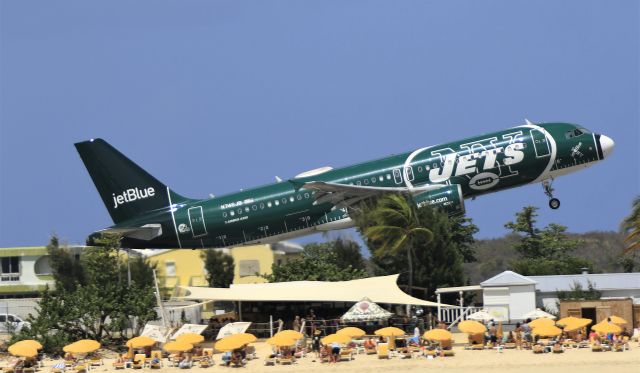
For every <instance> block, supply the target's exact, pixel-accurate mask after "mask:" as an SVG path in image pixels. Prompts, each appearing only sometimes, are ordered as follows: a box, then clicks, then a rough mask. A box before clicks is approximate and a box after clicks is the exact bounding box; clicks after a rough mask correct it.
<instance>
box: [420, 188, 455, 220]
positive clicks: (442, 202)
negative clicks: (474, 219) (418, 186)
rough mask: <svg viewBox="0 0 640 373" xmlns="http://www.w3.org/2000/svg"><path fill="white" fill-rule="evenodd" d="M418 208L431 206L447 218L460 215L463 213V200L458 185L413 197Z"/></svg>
mask: <svg viewBox="0 0 640 373" xmlns="http://www.w3.org/2000/svg"><path fill="white" fill-rule="evenodd" d="M413 199H414V201H415V202H416V205H417V206H418V208H421V207H424V206H427V205H429V206H432V207H434V208H436V209H438V210H442V211H444V212H446V213H447V214H449V216H457V215H462V214H463V213H464V198H463V197H462V188H460V185H458V184H454V185H446V186H443V187H442V188H439V189H436V190H432V191H430V192H425V193H421V194H418V195H415V196H413Z"/></svg>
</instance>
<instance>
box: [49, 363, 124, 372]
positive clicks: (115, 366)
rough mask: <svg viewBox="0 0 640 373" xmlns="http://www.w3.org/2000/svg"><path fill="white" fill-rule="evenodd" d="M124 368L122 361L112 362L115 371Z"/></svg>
mask: <svg viewBox="0 0 640 373" xmlns="http://www.w3.org/2000/svg"><path fill="white" fill-rule="evenodd" d="M124 366H125V363H124V361H121V362H117V361H114V362H113V369H116V370H117V369H124ZM52 373H60V372H52Z"/></svg>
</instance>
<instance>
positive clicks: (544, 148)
mask: <svg viewBox="0 0 640 373" xmlns="http://www.w3.org/2000/svg"><path fill="white" fill-rule="evenodd" d="M531 141H533V148H534V149H535V151H536V158H542V157H547V156H549V154H550V153H551V151H550V150H549V142H548V141H547V137H546V136H545V134H544V133H543V132H542V131H540V130H538V129H532V130H531Z"/></svg>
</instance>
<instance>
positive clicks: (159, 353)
mask: <svg viewBox="0 0 640 373" xmlns="http://www.w3.org/2000/svg"><path fill="white" fill-rule="evenodd" d="M156 358H157V359H158V361H157V362H155V363H154V362H153V360H154V359H156ZM149 368H151V369H160V368H162V351H160V350H153V351H151V356H150V357H149Z"/></svg>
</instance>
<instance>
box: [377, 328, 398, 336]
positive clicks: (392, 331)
mask: <svg viewBox="0 0 640 373" xmlns="http://www.w3.org/2000/svg"><path fill="white" fill-rule="evenodd" d="M374 334H375V335H381V336H383V337H400V336H403V335H404V330H402V329H399V328H396V327H395V326H388V327H386V328H382V329H378V330H376V331H375V332H374Z"/></svg>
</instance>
